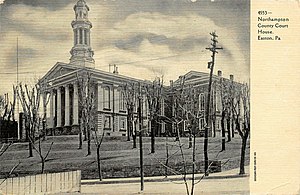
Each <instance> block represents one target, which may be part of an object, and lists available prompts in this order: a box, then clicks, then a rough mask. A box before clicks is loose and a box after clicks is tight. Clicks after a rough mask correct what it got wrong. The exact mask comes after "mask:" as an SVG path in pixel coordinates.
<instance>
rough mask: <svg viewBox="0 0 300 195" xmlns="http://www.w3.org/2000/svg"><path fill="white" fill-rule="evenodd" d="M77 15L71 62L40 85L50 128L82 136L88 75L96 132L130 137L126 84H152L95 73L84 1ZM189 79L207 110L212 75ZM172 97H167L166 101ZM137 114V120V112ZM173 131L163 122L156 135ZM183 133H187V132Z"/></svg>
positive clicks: (147, 126)
mask: <svg viewBox="0 0 300 195" xmlns="http://www.w3.org/2000/svg"><path fill="white" fill-rule="evenodd" d="M74 11H75V19H74V20H73V21H72V23H71V26H72V28H73V33H74V46H73V47H72V49H71V51H70V53H71V58H70V62H69V63H62V62H57V63H56V64H55V65H54V66H53V67H52V68H51V69H50V70H49V71H48V72H47V73H46V74H45V75H44V76H43V77H42V78H41V79H40V81H39V83H40V84H42V85H43V86H46V87H45V88H43V89H44V92H45V93H48V94H50V103H49V110H48V114H47V115H48V116H47V118H48V121H47V124H48V125H47V128H48V129H51V130H54V131H55V132H58V134H76V133H78V128H79V125H80V118H81V111H80V103H79V90H80V87H79V86H78V75H82V74H83V73H86V72H88V73H90V75H91V80H92V81H93V83H94V86H93V87H94V89H93V90H94V91H95V104H96V105H95V107H96V116H95V123H96V124H95V128H97V129H99V130H101V131H102V130H105V134H106V135H108V136H109V135H112V136H126V135H127V114H128V113H127V108H126V102H125V99H124V94H123V93H122V89H123V86H124V83H147V82H148V83H149V81H145V80H140V79H135V78H131V77H127V76H124V75H120V74H118V71H117V70H116V69H115V71H114V72H113V73H111V72H106V71H102V70H97V69H95V60H94V59H93V55H94V52H93V50H92V48H91V41H92V40H91V38H90V33H91V28H92V23H91V22H90V21H89V19H88V13H89V7H88V5H87V4H86V2H85V1H84V0H79V1H78V2H77V3H76V4H75V6H74ZM220 74H221V73H220V72H219V77H218V76H214V78H213V81H214V83H217V81H219V78H220V76H221V75H220ZM185 79H186V84H192V85H194V86H198V87H199V88H201V90H203V93H200V95H199V102H201V103H200V104H199V105H200V108H199V109H200V110H202V109H204V99H205V96H206V91H207V84H208V80H209V76H208V74H207V73H201V72H196V71H190V72H189V73H187V74H186V75H185ZM231 79H233V77H232V78H231ZM173 84H174V87H175V88H176V87H179V80H177V81H174V83H173ZM165 88H166V90H165V91H168V89H167V88H168V87H165ZM217 91H218V90H217V88H216V85H213V96H212V97H213V98H212V101H213V104H212V105H213V106H212V109H213V110H214V111H213V112H212V113H213V115H214V117H215V119H216V120H217V123H216V124H219V120H220V119H219V115H220V112H219V110H220V108H219V107H220V100H219V99H218V96H220V95H219V92H217ZM143 96H144V101H143V118H144V120H143V128H144V129H146V134H149V132H150V126H151V123H150V122H149V120H148V117H149V109H148V106H147V101H146V100H145V95H143ZM169 97H170V96H165V97H164V98H169ZM168 102H169V101H168V100H166V101H165V103H162V104H161V109H160V110H161V113H160V114H161V115H164V114H165V112H168V109H167V108H172V106H173V105H165V104H167V103H168ZM164 107H166V109H165V108H164ZM134 111H135V116H136V111H137V108H135V110H134ZM203 127H204V118H201V119H200V120H199V129H200V130H201V129H203ZM215 127H216V129H218V131H219V130H220V126H219V125H215ZM166 128H169V129H168V130H167V129H166ZM170 128H171V129H170ZM173 130H174V129H173V128H172V125H166V124H165V123H164V122H162V123H160V125H159V130H158V132H157V133H156V134H157V135H159V136H160V135H164V134H165V132H166V131H169V132H172V131H173ZM182 131H184V128H183V129H182ZM173 134H174V132H173ZM213 134H216V133H212V132H211V133H210V135H213Z"/></svg>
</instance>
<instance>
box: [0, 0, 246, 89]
mask: <svg viewBox="0 0 300 195" xmlns="http://www.w3.org/2000/svg"><path fill="white" fill-rule="evenodd" d="M1 2H2V4H1V6H0V46H1V50H0V83H1V84H0V86H1V88H0V94H3V93H5V92H9V91H11V90H12V85H13V84H15V83H16V81H17V76H16V72H17V39H18V56H19V58H18V64H19V81H22V82H24V83H34V82H35V81H36V80H37V79H38V78H41V77H42V76H43V75H45V74H46V72H47V71H48V70H49V69H50V68H51V67H52V66H54V65H55V63H56V62H65V63H69V59H70V57H71V55H70V53H69V52H70V50H71V48H72V46H73V31H72V28H71V21H72V20H74V17H75V15H74V10H73V6H74V4H75V3H76V2H77V0H4V1H3V0H0V3H1ZM86 2H87V4H88V6H89V7H90V12H89V20H90V21H91V22H92V24H93V28H92V29H91V46H92V49H93V50H94V53H95V55H94V59H95V64H96V65H95V67H96V68H97V69H100V70H104V71H108V70H109V66H108V65H109V64H116V65H117V66H118V69H119V73H120V74H122V75H127V76H130V77H135V78H140V79H148V80H153V79H154V78H155V77H157V76H163V77H164V81H165V83H166V84H168V83H169V80H176V79H177V78H178V77H179V76H180V75H184V74H186V73H187V72H189V71H190V70H194V71H201V72H209V69H207V62H208V61H210V60H211V53H210V52H209V51H208V50H206V49H205V48H207V47H209V46H210V43H211V40H210V39H211V37H210V35H209V33H210V32H212V31H216V33H217V35H218V36H219V37H218V44H219V46H221V47H223V50H220V51H219V53H218V54H217V55H216V63H215V71H214V73H216V71H217V70H222V71H223V75H224V77H229V75H230V74H233V75H234V76H235V80H237V81H240V82H249V75H250V73H249V72H250V59H249V58H250V54H249V53H250V32H249V30H250V2H249V0H214V1H212V0H86Z"/></svg>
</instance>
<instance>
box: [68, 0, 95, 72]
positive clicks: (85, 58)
mask: <svg viewBox="0 0 300 195" xmlns="http://www.w3.org/2000/svg"><path fill="white" fill-rule="evenodd" d="M74 11H75V20H73V21H72V23H71V25H72V28H73V32H74V46H73V47H72V49H71V51H70V53H71V55H72V56H71V58H70V64H74V65H77V66H83V67H90V68H95V60H94V59H93V55H94V51H93V50H92V48H91V40H90V32H91V28H92V23H91V22H90V21H89V19H88V12H89V11H90V8H89V7H88V6H87V4H86V2H85V1H84V0H78V2H77V3H76V4H75V5H74Z"/></svg>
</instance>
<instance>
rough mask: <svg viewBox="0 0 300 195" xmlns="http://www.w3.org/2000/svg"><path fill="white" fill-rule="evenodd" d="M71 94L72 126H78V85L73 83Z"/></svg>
mask: <svg viewBox="0 0 300 195" xmlns="http://www.w3.org/2000/svg"><path fill="white" fill-rule="evenodd" d="M73 86H74V94H73V125H78V124H79V123H78V85H77V83H74V85H73Z"/></svg>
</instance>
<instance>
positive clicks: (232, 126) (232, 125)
mask: <svg viewBox="0 0 300 195" xmlns="http://www.w3.org/2000/svg"><path fill="white" fill-rule="evenodd" d="M231 135H232V137H234V115H233V116H232V119H231Z"/></svg>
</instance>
